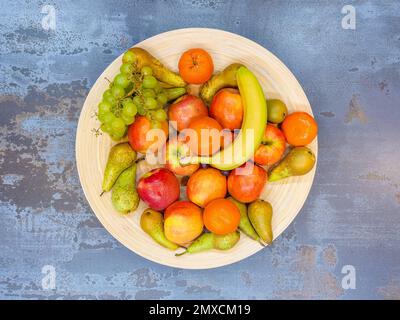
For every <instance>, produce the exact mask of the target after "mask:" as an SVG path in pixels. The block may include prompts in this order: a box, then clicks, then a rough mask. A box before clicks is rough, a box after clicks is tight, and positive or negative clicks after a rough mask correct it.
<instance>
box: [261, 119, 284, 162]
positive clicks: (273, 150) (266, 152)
mask: <svg viewBox="0 0 400 320" xmlns="http://www.w3.org/2000/svg"><path fill="white" fill-rule="evenodd" d="M285 149H286V139H285V135H284V134H283V132H282V131H281V130H280V129H278V128H277V127H275V126H273V125H270V124H268V125H267V127H266V128H265V132H264V136H263V139H262V141H261V145H260V146H259V147H258V149H257V151H256V153H255V155H254V161H255V162H256V163H258V164H260V165H262V166H267V165H268V166H269V165H272V164H275V163H277V162H278V161H279V160H280V159H281V157H282V155H283V153H284V152H285Z"/></svg>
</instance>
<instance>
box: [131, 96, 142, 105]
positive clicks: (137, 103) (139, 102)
mask: <svg viewBox="0 0 400 320" xmlns="http://www.w3.org/2000/svg"><path fill="white" fill-rule="evenodd" d="M133 103H134V104H136V106H137V107H138V106H141V105H143V100H142V98H141V97H139V96H135V97H134V98H133Z"/></svg>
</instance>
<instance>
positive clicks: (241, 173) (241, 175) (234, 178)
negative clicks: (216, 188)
mask: <svg viewBox="0 0 400 320" xmlns="http://www.w3.org/2000/svg"><path fill="white" fill-rule="evenodd" d="M267 179H268V176H267V172H266V171H265V170H264V169H263V168H262V167H259V166H257V165H256V164H253V163H252V162H246V163H244V164H243V165H242V166H240V167H239V168H236V169H234V170H232V171H231V172H230V173H229V176H228V192H229V193H230V195H231V196H232V197H234V198H235V199H236V200H238V201H240V202H243V203H249V202H253V201H254V200H256V199H257V198H258V197H259V196H260V194H261V191H262V190H263V188H264V185H265V183H266V182H267Z"/></svg>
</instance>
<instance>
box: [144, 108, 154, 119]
mask: <svg viewBox="0 0 400 320" xmlns="http://www.w3.org/2000/svg"><path fill="white" fill-rule="evenodd" d="M154 112H155V111H153V110H151V111H147V112H146V118H147V119H148V120H153V118H154Z"/></svg>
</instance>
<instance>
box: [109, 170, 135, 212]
mask: <svg viewBox="0 0 400 320" xmlns="http://www.w3.org/2000/svg"><path fill="white" fill-rule="evenodd" d="M111 201H112V204H113V206H114V208H115V210H117V211H119V212H121V213H129V212H131V211H134V210H136V209H137V207H138V205H139V195H138V193H137V191H136V163H134V164H133V165H132V166H130V167H129V168H128V169H125V170H124V171H122V173H121V174H120V175H119V177H118V179H117V181H116V182H115V184H114V187H113V189H112V194H111Z"/></svg>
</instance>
